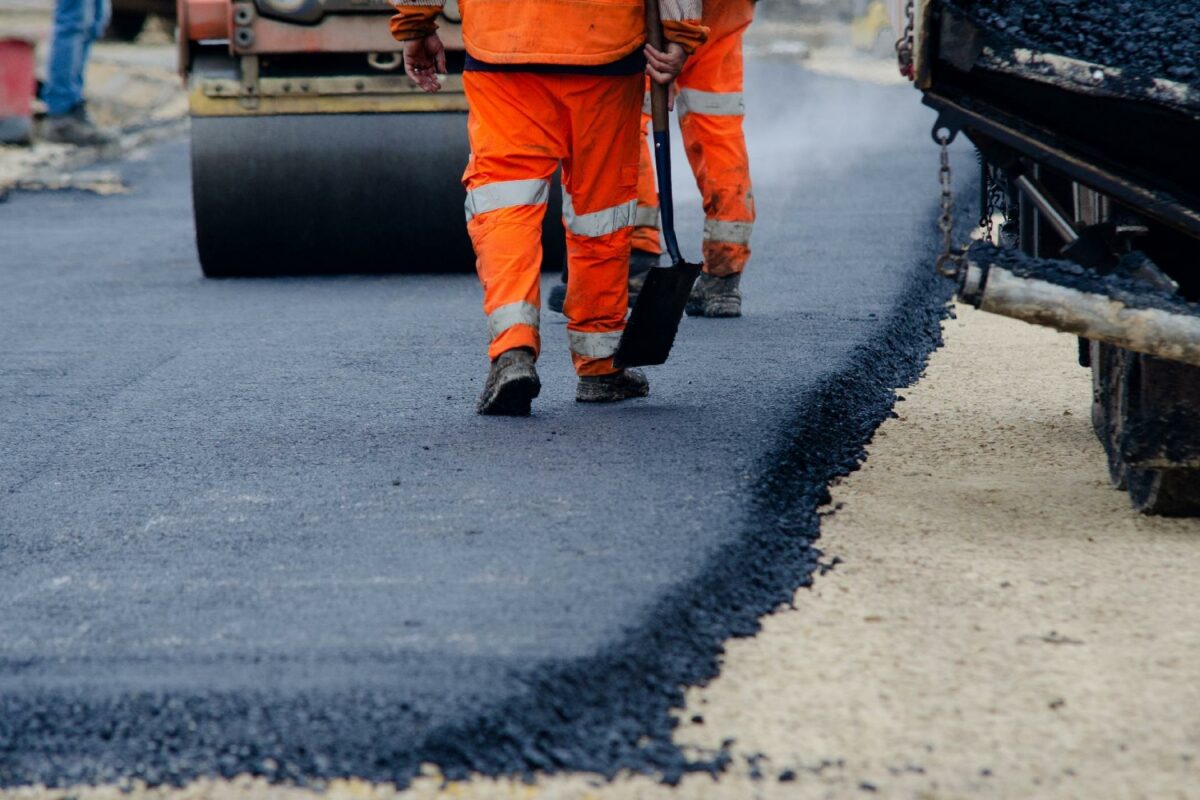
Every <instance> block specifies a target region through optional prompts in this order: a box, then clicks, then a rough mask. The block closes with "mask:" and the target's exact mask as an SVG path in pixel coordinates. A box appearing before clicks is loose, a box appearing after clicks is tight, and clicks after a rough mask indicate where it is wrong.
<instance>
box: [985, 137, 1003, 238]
mask: <svg viewBox="0 0 1200 800" xmlns="http://www.w3.org/2000/svg"><path fill="white" fill-rule="evenodd" d="M980 158H981V159H982V158H983V157H982V156H980ZM982 180H983V208H981V209H980V211H979V227H981V228H983V235H984V237H985V238H986V241H987V242H988V243H989V244H997V242H996V223H995V222H994V218H995V216H996V209H998V208H1001V209H1003V210H1002V211H1001V212H1000V219H1001V225H1006V224H1008V209H1007V203H1006V202H1005V197H1004V187H1002V186H1001V185H1000V181H999V179H998V178H997V172H996V169H995V167H992V166H990V165H989V164H988V163H987V162H986V161H984V162H983V174H982Z"/></svg>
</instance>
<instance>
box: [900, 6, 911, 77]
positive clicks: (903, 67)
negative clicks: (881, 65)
mask: <svg viewBox="0 0 1200 800" xmlns="http://www.w3.org/2000/svg"><path fill="white" fill-rule="evenodd" d="M913 19H914V14H913V0H908V2H907V3H906V4H905V6H904V20H905V21H904V33H902V34H900V38H899V39H897V40H896V59H897V61H899V62H900V74H901V75H903V76H904V77H906V78H908V79H909V80H911V79H912V78H913V75H914V72H913V25H914V22H913Z"/></svg>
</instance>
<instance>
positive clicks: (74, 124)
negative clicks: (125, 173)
mask: <svg viewBox="0 0 1200 800" xmlns="http://www.w3.org/2000/svg"><path fill="white" fill-rule="evenodd" d="M37 135H38V138H39V139H41V140H42V141H44V142H54V143H55V144H73V145H76V146H78V147H101V146H103V145H106V144H112V143H113V142H115V141H117V133H116V131H114V130H111V129H109V128H101V127H100V126H99V125H97V124H96V123H95V122H94V121H93V120H92V118H91V115H89V114H88V112H87V106H86V105H84V104H82V103H80V104H79V105H77V106H75V108H74V109H72V110H71V111H70V112H69V113H66V114H59V115H54V116H51V115H46V116H45V117H42V118H41V119H40V120H39V121H38V127H37Z"/></svg>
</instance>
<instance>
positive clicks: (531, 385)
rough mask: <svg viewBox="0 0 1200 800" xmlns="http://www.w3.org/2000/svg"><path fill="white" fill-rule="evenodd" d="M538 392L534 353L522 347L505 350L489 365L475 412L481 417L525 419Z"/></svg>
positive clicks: (540, 387) (539, 384)
mask: <svg viewBox="0 0 1200 800" xmlns="http://www.w3.org/2000/svg"><path fill="white" fill-rule="evenodd" d="M541 391H542V382H541V381H540V380H538V374H537V370H536V369H534V368H533V352H532V351H531V350H527V349H526V348H524V347H517V348H514V349H512V350H505V351H504V352H503V353H501V354H500V355H499V356H498V357H497V358H496V360H495V361H493V362H492V368H491V369H490V370H489V371H488V376H487V383H485V384H484V385H483V394H481V395H479V402H478V403H477V404H476V406H475V410H476V411H478V412H479V413H480V414H489V415H503V416H509V417H527V416H529V407H530V405H531V404H532V403H533V398H535V397H537V396H538V394H539V393H540V392H541Z"/></svg>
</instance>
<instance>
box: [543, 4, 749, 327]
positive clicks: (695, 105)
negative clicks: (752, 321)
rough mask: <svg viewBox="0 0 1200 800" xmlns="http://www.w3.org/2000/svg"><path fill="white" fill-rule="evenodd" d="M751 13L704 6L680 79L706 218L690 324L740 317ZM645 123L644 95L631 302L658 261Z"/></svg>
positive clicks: (680, 105)
mask: <svg viewBox="0 0 1200 800" xmlns="http://www.w3.org/2000/svg"><path fill="white" fill-rule="evenodd" d="M754 5H755V3H754V0H704V8H703V16H704V24H705V25H706V26H708V28H709V36H708V41H707V43H705V44H704V45H703V46H701V47H700V48H698V49H697V50H696V54H695V55H694V56H693V57H691V58H689V59H688V61H687V64H685V65H684V67H683V71H682V73H681V74H680V76H679V81H678V87H679V97H678V98H677V99H676V101H675V108H676V112H677V113H678V115H679V127H680V129H681V131H682V133H683V142H684V145H685V147H684V149H685V150H686V152H687V156H688V161H689V162H690V164H691V167H692V172H693V173H694V174H695V176H696V184H697V186H698V187H699V189H700V196H701V198H702V200H703V202H704V215H705V221H704V249H703V252H704V274H703V275H701V277H700V279H699V280H697V281H696V285H695V287H693V289H692V295H691V298H690V299H689V302H688V305H687V312H688V314H690V315H691V316H705V317H737V316H741V313H742V293H741V288H740V287H739V285H738V284H739V282H740V280H741V275H742V271H743V270H744V269H745V268H746V262H747V261H749V260H750V232H751V230H752V229H753V227H754V193H753V191H752V189H751V186H750V158H749V155H748V154H747V152H746V138H745V136H744V134H743V132H742V118H743V115H744V111H745V106H744V104H743V102H742V74H743V65H742V37H743V34H745V32H746V29H747V28H748V27H749V26H750V23H751V22H752V21H753V19H754ZM649 122H650V115H649V97H648V95H647V104H646V113H645V114H644V115H643V117H642V136H641V137H640V138H641V140H642V142H643V144H642V157H641V163H640V167H639V172H638V207H637V213H636V227H635V228H634V233H633V251H632V254H631V256H630V259H629V292H630V300H631V302H632V300H633V298H634V297H635V296H636V293H637V291H638V290H639V289H640V288H641V285H642V283H643V282H644V281H645V279H646V273H647V272H648V271H649V270H650V268H651V267H653V266H654V265H656V264H658V263H659V259H660V258H661V255H662V244H661V242H660V239H659V231H658V194H657V188H656V187H655V183H654V160H653V156H652V155H651V153H650V148H649V144H648V143H647V142H646V141H645V140H646V136H645V133H646V126H647V125H648V124H649ZM568 274H569V271H568ZM564 288H565V287H562V286H555V287H554V289H553V290H552V291H551V296H550V301H549V304H550V307H551V308H553V309H555V310H559V309H561V308H562V299H561V298H562V296H563V294H564V291H563V290H564Z"/></svg>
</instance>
